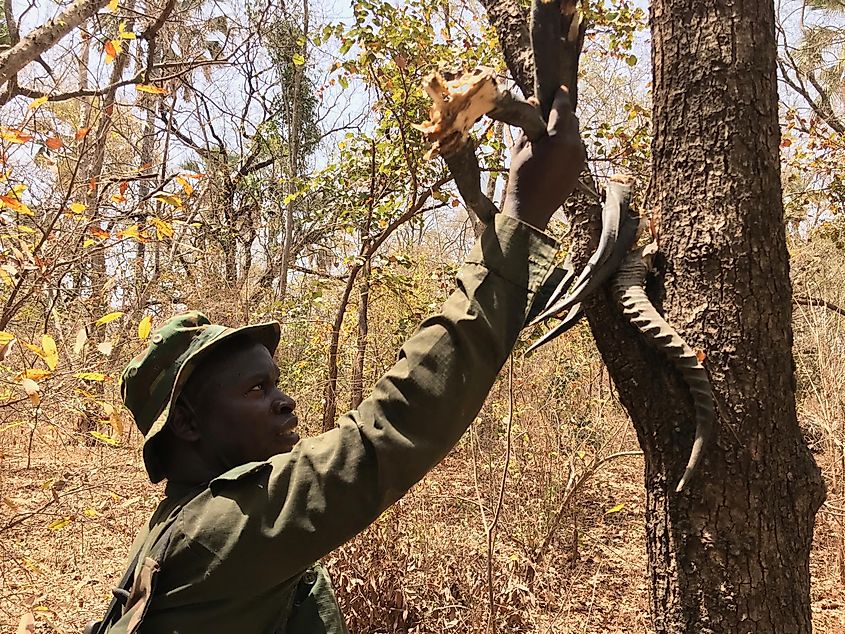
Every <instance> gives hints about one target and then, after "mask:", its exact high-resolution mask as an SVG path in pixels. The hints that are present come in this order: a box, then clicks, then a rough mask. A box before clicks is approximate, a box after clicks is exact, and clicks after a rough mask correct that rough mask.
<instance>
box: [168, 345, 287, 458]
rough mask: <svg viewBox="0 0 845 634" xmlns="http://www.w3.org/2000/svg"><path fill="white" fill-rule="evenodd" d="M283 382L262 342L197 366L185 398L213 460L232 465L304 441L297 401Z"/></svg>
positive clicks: (264, 455)
mask: <svg viewBox="0 0 845 634" xmlns="http://www.w3.org/2000/svg"><path fill="white" fill-rule="evenodd" d="M278 381H279V368H278V367H276V364H275V363H274V362H273V357H272V356H271V355H270V352H269V351H268V350H267V348H265V347H264V346H262V345H260V344H258V343H254V344H252V343H250V344H247V345H245V346H244V347H242V348H239V349H235V350H232V351H231V352H230V353H229V354H227V355H225V356H224V357H223V358H218V359H216V360H214V361H212V362H211V363H210V364H207V365H202V366H200V368H198V369H197V371H196V372H195V374H194V376H192V377H191V380H190V388H191V389H190V390H186V393H185V396H186V397H187V398H188V399H189V402H190V405H191V406H192V407H193V409H195V410H196V415H197V418H198V419H199V420H198V421H197V422H196V425H197V427H198V428H199V431H200V435H201V442H202V445H203V450H204V452H205V453H206V454H208V457H209V458H210V459H212V460H214V461H215V462H220V463H221V466H223V467H225V469H229V468H232V467H235V466H238V465H241V464H244V463H246V462H251V461H256V460H266V459H267V458H269V457H271V456H274V455H276V454H280V453H286V452H288V451H290V450H291V449H293V446H294V445H295V444H296V443H297V442H299V434H297V433H296V432H295V431H294V429H295V428H296V426H297V424H298V422H299V419H298V418H297V417H296V415H295V414H294V413H293V410H294V408H295V407H296V402H295V401H294V400H293V399H292V398H291V397H290V396H288V395H287V394H284V393H283V392H282V391H281V390H279V388H278V386H277V383H278Z"/></svg>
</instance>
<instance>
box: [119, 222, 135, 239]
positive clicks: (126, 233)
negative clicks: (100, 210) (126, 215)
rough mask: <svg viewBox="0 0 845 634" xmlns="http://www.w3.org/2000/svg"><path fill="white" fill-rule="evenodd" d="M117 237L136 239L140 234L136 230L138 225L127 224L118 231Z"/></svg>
mask: <svg viewBox="0 0 845 634" xmlns="http://www.w3.org/2000/svg"><path fill="white" fill-rule="evenodd" d="M117 237H118V238H135V239H136V240H140V239H141V234H140V233H139V232H138V225H129V226H128V227H126V229H124V230H123V231H120V232H119V233H118V234H117Z"/></svg>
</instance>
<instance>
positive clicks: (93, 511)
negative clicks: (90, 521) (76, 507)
mask: <svg viewBox="0 0 845 634" xmlns="http://www.w3.org/2000/svg"><path fill="white" fill-rule="evenodd" d="M82 514H83V515H84V516H85V517H99V515H100V514H99V513H98V512H97V510H96V509H85V510H84V511H82Z"/></svg>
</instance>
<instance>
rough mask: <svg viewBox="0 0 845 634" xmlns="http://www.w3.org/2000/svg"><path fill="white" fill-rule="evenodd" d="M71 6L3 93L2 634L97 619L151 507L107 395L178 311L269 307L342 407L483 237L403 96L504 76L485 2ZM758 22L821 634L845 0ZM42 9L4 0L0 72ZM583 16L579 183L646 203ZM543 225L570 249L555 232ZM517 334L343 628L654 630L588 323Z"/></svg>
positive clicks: (344, 587) (594, 25) (833, 620)
mask: <svg viewBox="0 0 845 634" xmlns="http://www.w3.org/2000/svg"><path fill="white" fill-rule="evenodd" d="M89 4H91V5H92V6H93V5H97V6H94V7H93V9H92V10H91V12H90V13H89V14H88V15H87V16H86V17H85V19H83V20H82V21H81V22H80V23H79V26H78V28H74V29H73V30H71V32H70V33H69V34H68V35H67V36H66V37H64V38H62V39H55V41H50V42H49V43H48V45H47V46H45V47H43V50H42V51H39V53H40V54H39V55H38V56H37V57H36V58H33V61H32V62H31V63H28V64H26V65H24V66H22V68H21V69H20V71H19V72H18V73H17V75H16V76H12V77H11V78H8V79H9V81H8V82H7V84H6V85H5V87H4V88H3V93H2V97H0V104H2V106H0V125H2V128H0V133H1V134H0V159H2V172H1V173H0V181H1V182H0V192H2V195H0V289H2V290H0V494H2V500H0V630H2V631H4V632H5V631H12V630H14V628H16V627H18V625H19V624H24V625H27V624H29V623H32V624H33V627H34V630H35V631H37V632H54V631H55V632H73V631H79V630H80V629H81V627H82V625H83V624H84V623H85V622H86V621H87V620H90V619H92V618H97V617H99V616H100V614H101V612H102V610H103V608H104V606H105V605H106V603H107V601H108V599H109V588H110V587H111V586H112V585H113V584H114V583H115V582H116V581H117V579H118V578H119V577H120V576H121V574H122V572H123V566H124V563H125V562H124V557H125V554H126V551H127V549H128V547H129V544H130V543H131V540H132V538H133V536H134V533H135V531H136V530H137V528H138V527H139V526H140V525H141V523H142V522H144V521H145V520H146V519H147V517H148V516H149V514H150V513H151V511H152V510H153V508H154V507H155V505H156V502H157V499H158V497H159V496H160V493H161V491H160V489H159V488H158V487H153V486H152V485H150V484H149V483H148V481H147V479H146V476H145V474H144V472H143V468H142V466H141V463H140V453H139V446H140V437H139V435H138V433H137V430H134V429H133V427H132V424H131V419H130V417H129V415H128V413H127V412H125V411H124V410H123V409H122V407H121V405H120V397H119V392H118V390H117V377H118V376H119V372H120V370H121V369H122V367H123V366H124V365H125V363H126V362H127V360H128V359H129V358H130V357H131V356H133V355H134V354H136V353H137V352H138V351H139V350H140V349H141V348H142V347H143V346H144V345H145V343H146V341H147V339H148V338H149V336H150V332H151V331H152V330H154V329H155V328H156V327H157V326H158V325H160V324H161V323H162V322H163V321H164V320H165V319H167V318H168V317H169V316H170V315H172V314H174V313H176V312H179V311H182V310H185V309H199V310H202V311H203V312H205V313H206V314H208V315H209V316H210V317H211V318H212V319H213V320H214V321H218V322H222V323H228V324H232V325H239V324H243V323H247V322H255V321H261V320H266V319H278V320H279V321H281V322H282V325H283V337H282V346H281V347H280V352H279V356H278V362H279V363H280V367H281V369H282V376H283V381H284V387H285V389H286V391H288V392H290V393H291V394H292V395H294V396H295V397H296V398H297V400H298V402H299V406H298V410H299V413H300V419H301V425H302V427H303V428H304V433H319V431H320V430H321V429H323V428H326V427H328V426H331V425H332V424H333V422H334V420H335V418H336V415H337V412H338V411H342V410H344V409H346V408H349V407H355V406H356V405H357V403H358V402H360V399H361V397H362V395H365V394H366V391H367V389H368V387H369V386H371V385H372V383H373V382H374V381H375V380H376V379H377V378H378V377H379V376H380V374H381V373H382V372H383V371H385V370H386V369H387V368H388V367H389V366H390V364H391V363H392V362H393V359H394V358H395V354H396V351H397V350H398V348H399V346H400V345H401V343H402V342H403V341H404V339H405V338H406V337H407V336H408V335H409V334H411V333H412V332H413V330H414V329H415V327H416V326H417V324H418V323H419V322H420V320H421V319H422V318H423V317H424V316H425V315H427V314H428V313H430V312H432V311H434V310H436V309H437V307H438V306H439V304H440V303H441V302H442V301H443V299H444V298H445V297H446V296H447V294H448V293H449V292H450V290H451V289H452V288H453V284H454V282H453V276H454V273H455V270H456V268H457V266H458V265H459V263H460V261H461V259H462V256H463V255H464V254H465V253H466V251H467V250H468V247H469V245H470V244H471V243H472V241H473V239H474V237H475V235H477V233H478V231H479V228H480V227H479V225H478V224H477V223H476V222H474V221H473V219H472V218H470V217H468V215H467V213H466V211H465V210H464V208H463V206H462V203H461V201H460V200H459V199H458V198H457V196H456V193H455V191H454V188H453V187H452V185H451V183H450V181H449V177H448V173H447V171H446V169H445V166H444V165H443V164H442V163H441V162H439V161H426V160H424V159H423V154H424V152H425V149H426V148H425V144H424V142H423V139H422V137H421V135H420V133H419V132H418V131H416V130H415V129H414V127H413V125H414V124H417V123H420V122H422V121H423V120H424V119H425V118H426V116H427V110H428V105H429V102H428V99H427V97H426V96H425V95H424V93H423V91H422V83H423V78H424V76H425V75H426V74H427V73H429V72H431V71H432V70H434V69H436V68H438V67H447V68H453V69H454V68H456V67H459V66H464V67H467V68H473V67H475V66H476V65H478V64H484V65H487V66H491V67H493V68H495V69H496V70H497V71H498V72H500V73H501V76H502V80H503V81H504V82H507V81H508V76H507V70H506V67H505V65H504V62H503V61H502V59H501V53H500V49H499V46H498V42H497V41H496V37H495V34H494V33H493V32H492V30H491V29H490V27H489V25H488V23H487V20H486V16H485V12H484V10H483V8H482V7H481V6H480V5H479V4H477V3H476V2H475V1H474V0H462V1H449V0H411V1H409V2H377V1H372V0H358V1H355V2H353V3H352V4H351V6H349V5H347V4H343V3H333V4H332V3H323V4H320V3H319V2H313V3H309V2H308V1H307V0H304V1H300V2H286V1H285V0H249V1H247V2H242V1H240V0H236V1H234V2H214V1H211V0H206V1H202V0H185V1H177V0H153V1H150V2H136V1H135V0H120V1H116V0H112V1H111V2H108V3H106V2H105V1H100V2H94V3H90V2H89ZM65 8H66V7H65ZM777 9H778V19H779V26H778V41H779V70H780V78H781V100H782V107H781V124H782V135H783V136H782V146H781V152H782V174H783V187H784V202H785V207H786V212H787V220H786V222H787V227H786V230H787V233H788V238H789V245H790V252H791V256H792V276H793V286H794V291H795V298H794V299H795V312H794V327H795V331H796V340H795V346H794V353H795V359H796V372H797V378H798V387H799V393H798V402H799V417H800V420H801V424H802V427H803V430H804V432H805V436H806V437H807V440H808V442H809V443H810V445H811V448H812V449H813V451H814V452H815V455H816V459H817V461H818V462H819V464H820V465H821V466H822V469H823V472H824V475H825V479H826V482H827V486H828V500H827V502H826V503H825V505H824V506H823V507H822V509H821V512H820V514H819V516H818V519H817V523H816V532H815V546H814V552H813V558H812V563H811V571H812V577H813V590H812V599H813V618H814V626H815V628H816V631H820V632H838V631H845V591H843V584H845V526H843V520H845V499H843V498H845V495H844V494H845V484H843V482H842V480H843V477H845V445H843V442H845V422H843V421H844V420H845V392H843V389H842V388H843V382H845V355H843V352H845V323H843V318H845V308H842V306H845V283H843V281H842V280H843V279H845V224H844V223H845V218H843V211H845V167H843V165H845V5H843V3H842V2H841V0H813V1H809V0H808V1H806V2H804V1H801V0H796V1H788V2H781V3H779V4H778V7H777ZM59 10H60V7H58V6H57V5H55V4H53V3H51V2H43V3H28V2H23V1H20V0H7V1H6V2H5V4H4V14H3V16H2V17H0V59H3V61H4V63H5V62H6V61H7V58H4V57H2V56H4V55H6V53H7V52H8V51H14V48H13V47H14V46H15V45H16V44H17V43H18V42H19V41H20V40H21V38H22V37H25V36H26V34H27V33H28V32H29V31H30V30H32V29H33V28H35V27H37V26H38V25H39V24H42V23H43V22H45V21H46V20H47V19H49V18H51V17H53V15H55V14H56V12H57V11H59ZM94 11H97V12H96V13H94ZM587 19H588V20H589V23H590V28H589V30H588V33H587V39H586V43H585V48H584V57H583V58H582V62H581V67H582V75H581V79H580V95H579V96H580V99H579V113H578V114H579V117H580V120H581V125H582V133H583V136H584V139H585V142H586V144H587V147H588V154H589V160H590V163H591V167H592V170H593V173H594V174H597V175H598V176H599V178H600V180H601V179H602V178H605V177H607V176H608V175H610V174H612V173H615V172H619V171H625V172H628V173H631V174H633V175H634V176H635V177H637V178H638V180H639V183H640V185H641V187H640V191H641V192H642V193H644V192H645V191H646V187H647V184H648V183H647V179H648V175H649V174H650V168H649V161H650V142H651V139H650V110H651V104H650V75H651V73H650V67H649V34H648V29H647V27H648V25H647V20H648V15H647V7H646V6H645V4H643V3H640V2H629V1H626V0H592V1H591V2H589V4H588V11H587ZM4 79H7V78H6V77H4ZM475 135H476V137H477V140H478V143H479V146H480V157H481V164H482V170H483V174H484V185H485V188H486V190H487V192H488V193H489V195H490V196H491V197H492V198H498V197H499V196H500V194H501V191H502V189H503V185H504V179H505V178H506V169H505V167H506V165H507V157H508V150H507V148H508V146H509V144H510V143H511V141H512V138H513V136H512V135H513V131H512V130H509V129H508V128H506V127H503V126H501V125H498V124H492V123H490V122H489V121H483V122H481V123H479V124H478V126H476V128H475ZM640 204H641V205H647V201H645V200H643V199H642V195H641V199H640ZM551 231H552V232H553V233H555V234H556V235H558V236H559V237H560V238H561V239H562V240H563V241H564V243H565V241H566V234H567V226H566V223H565V219H564V218H563V217H561V218H560V219H559V220H558V221H557V222H556V223H554V224H553V226H552V228H551ZM538 334H539V330H538V331H534V332H532V331H529V332H527V333H526V335H525V337H524V340H523V341H522V342H521V343H520V344H519V346H518V348H517V351H516V353H515V355H514V358H513V364H512V372H505V373H503V376H502V377H501V379H500V381H499V383H498V384H497V385H496V387H495V388H494V391H493V393H492V394H491V396H490V398H489V400H488V402H487V404H486V405H485V407H484V409H483V410H482V412H481V414H480V416H479V420H478V421H477V422H476V424H475V425H474V426H473V428H472V429H471V431H470V432H468V434H467V435H466V436H465V437H464V439H463V440H462V441H461V443H460V445H459V446H458V447H457V448H456V449H455V450H454V451H453V452H452V453H451V454H450V455H449V456H448V458H447V459H446V461H445V462H444V463H443V464H442V465H440V466H439V467H438V468H437V469H436V470H435V471H434V472H432V474H431V475H430V476H429V477H428V478H426V480H424V482H423V483H421V484H420V485H418V486H417V487H415V489H414V490H413V491H412V492H411V494H409V495H408V496H407V497H406V498H404V499H403V500H402V501H401V502H400V503H399V504H397V505H396V506H395V507H393V508H392V509H390V510H389V511H388V512H386V513H385V514H384V515H383V516H382V517H381V518H380V519H379V521H378V522H377V523H376V524H375V525H374V526H373V527H371V528H370V529H369V530H367V531H366V532H365V533H364V534H363V535H361V536H360V537H359V538H357V539H355V540H353V541H352V542H351V543H349V544H347V545H346V546H344V547H343V548H341V549H340V550H339V551H337V552H336V553H334V554H333V555H332V556H330V558H329V559H328V561H327V564H328V566H329V568H330V570H331V572H332V575H333V578H334V581H335V585H336V588H337V591H338V595H339V599H340V601H341V604H342V607H343V609H344V612H345V613H346V615H347V618H348V620H349V625H350V629H351V631H355V632H394V631H395V632H447V631H455V632H481V631H489V630H490V629H492V628H494V627H495V628H498V629H499V630H501V631H508V632H510V631H513V632H647V631H649V629H650V617H649V602H648V598H647V593H648V585H647V570H646V557H645V545H644V535H643V509H644V500H643V498H644V492H643V487H642V458H641V456H640V455H639V453H638V448H637V445H636V438H635V436H634V434H633V430H632V429H631V427H630V422H629V421H628V419H627V416H626V414H625V412H624V410H623V409H622V408H621V406H620V405H619V403H618V401H617V400H616V397H615V391H614V388H613V386H612V384H611V383H610V381H609V379H608V376H607V372H606V370H605V369H604V368H603V365H602V363H601V359H600V358H599V355H598V353H597V351H596V350H595V347H594V345H593V343H592V338H591V336H590V334H589V330H588V329H587V328H586V327H579V328H578V329H576V330H575V331H574V332H573V333H571V334H569V335H567V336H566V337H563V338H561V339H559V340H557V341H556V342H555V343H554V344H552V345H550V346H548V347H547V348H544V349H541V350H540V351H539V352H538V353H536V354H533V355H530V356H526V355H525V354H524V350H525V348H526V347H527V344H528V343H529V342H530V340H531V339H532V338H534V337H536V336H537V335H538ZM761 354H765V351H761Z"/></svg>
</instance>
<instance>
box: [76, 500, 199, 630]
mask: <svg viewBox="0 0 845 634" xmlns="http://www.w3.org/2000/svg"><path fill="white" fill-rule="evenodd" d="M194 495H196V493H195V492H194V493H192V494H191V495H189V496H186V497H185V498H183V499H181V500H179V502H178V503H177V504H176V506H175V507H174V508H173V509H172V510H171V512H170V515H169V516H168V517H167V519H166V520H165V521H164V522H162V524H160V525H159V526H156V527H155V528H154V529H153V530H152V531H151V532H150V535H148V536H147V540H146V541H145V542H144V543H143V544H141V546H140V548H138V550H137V552H136V553H135V555H134V557H133V558H132V562H131V563H130V564H129V566H128V567H127V569H126V572H124V573H123V577H122V578H121V580H120V584H119V585H117V586H115V587H114V588H112V594H113V595H114V596H113V597H112V600H111V602H110V603H109V607H108V609H107V610H106V614H105V616H104V617H103V620H102V621H98V622H96V623H94V624H93V625H92V627H91V628H90V629H86V631H85V634H105V632H106V631H107V630H108V628H109V627H111V626H112V625H114V624H115V623H117V621H119V620H120V617H121V615H122V613H123V606H124V605H125V604H126V600H127V598H128V597H129V591H130V590H131V589H132V585H133V584H134V582H135V571H136V570H137V569H138V562H139V561H141V555H142V554H144V557H152V558H153V559H155V560H156V561H161V559H160V558H161V557H163V556H164V554H165V553H166V552H167V548H168V547H169V546H170V542H171V540H172V539H173V533H174V530H175V527H176V519H177V518H178V517H179V513H180V512H181V511H182V507H183V506H184V505H185V504H186V503H187V502H188V501H189V500H190V499H192V498H193V497H194Z"/></svg>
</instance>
